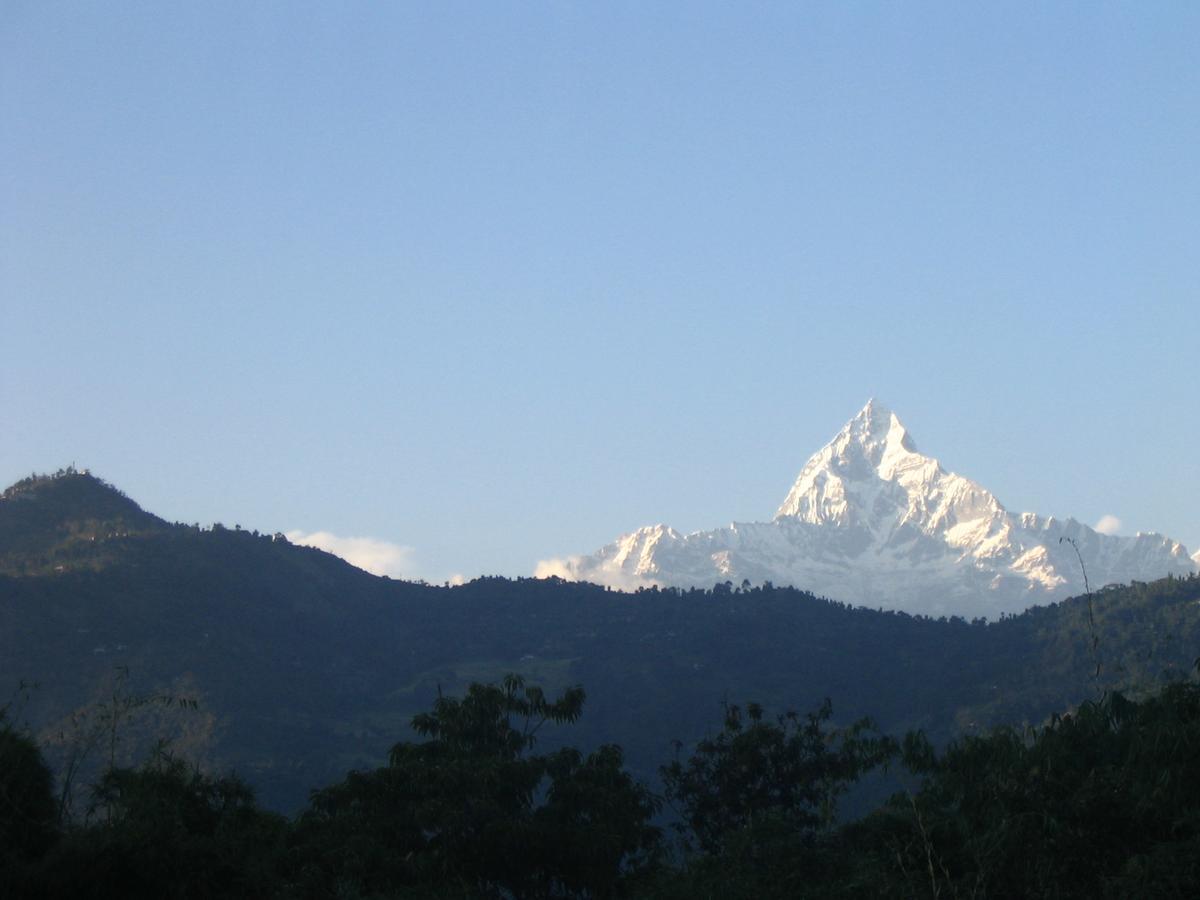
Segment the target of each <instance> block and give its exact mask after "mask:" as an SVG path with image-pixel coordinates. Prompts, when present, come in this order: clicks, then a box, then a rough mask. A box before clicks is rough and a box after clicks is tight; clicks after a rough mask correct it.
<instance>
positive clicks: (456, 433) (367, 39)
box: [0, 2, 1200, 580]
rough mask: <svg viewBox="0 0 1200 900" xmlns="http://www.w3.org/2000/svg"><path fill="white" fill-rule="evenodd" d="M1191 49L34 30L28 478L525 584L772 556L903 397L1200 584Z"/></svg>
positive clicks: (626, 16)
mask: <svg viewBox="0 0 1200 900" xmlns="http://www.w3.org/2000/svg"><path fill="white" fill-rule="evenodd" d="M1198 45H1200V7H1197V6H1193V5H1190V4H1155V5H1153V6H1151V5H1147V4H1133V3H1129V4H1103V3H1100V4H1098V3H1088V4H1068V3H1062V4H1044V5H1041V4H1039V5H1035V4H1029V5H1020V4H992V5H989V6H988V7H987V8H983V5H981V4H954V3H946V4H886V5H885V4H874V3H872V4H854V3H847V4H792V3H779V4H761V5H759V4H703V3H689V4H682V3H680V4H663V5H659V6H656V7H651V6H650V5H647V4H642V3H628V4H622V3H612V4H592V5H581V4H580V5H576V4H566V3H555V4H486V3H464V4H454V3H438V4H334V5H318V4H302V3H294V2H288V3H275V4H272V3H259V4H245V3H228V4H222V3H206V4H190V5H184V4H163V3H149V2H148V3H141V4H138V3H129V4H120V5H116V6H114V5H111V4H82V3H81V4H72V3H56V4H47V3H40V2H9V3H6V4H4V5H3V6H0V305H2V317H0V408H2V409H3V421H4V427H3V431H2V434H3V439H2V440H0V480H3V481H4V483H6V484H7V483H10V482H12V481H14V480H16V479H17V478H19V477H22V476H24V475H26V474H28V473H29V472H31V471H48V470H53V469H56V468H58V467H59V466H62V465H66V464H68V463H70V462H75V463H76V464H78V465H80V466H88V467H90V468H91V469H92V470H93V471H95V472H96V473H97V474H100V475H101V476H102V477H104V478H106V479H107V480H109V481H111V482H113V483H115V484H117V485H118V486H119V487H121V488H122V489H123V490H125V491H126V493H128V494H130V496H132V497H133V498H134V499H136V500H138V501H139V502H141V503H142V504H143V506H145V507H147V508H148V509H150V510H152V511H155V512H157V513H159V514H160V515H163V516H165V517H167V518H169V519H175V520H181V521H188V522H192V521H199V522H212V521H221V522H224V523H225V524H227V525H231V524H234V523H238V524H241V525H243V527H247V528H257V529H259V530H263V531H275V530H281V531H290V530H299V531H304V532H316V531H327V532H330V533H332V534H336V535H341V536H343V537H351V536H353V537H359V538H369V539H372V540H374V541H377V542H380V544H379V546H380V547H381V548H384V549H382V550H381V551H380V552H383V553H385V554H386V552H392V553H393V557H392V558H393V560H394V561H398V562H396V566H397V567H398V568H399V569H402V570H403V571H404V572H406V573H407V574H411V575H413V576H422V577H426V578H429V579H431V580H441V579H442V578H445V577H448V576H450V575H451V574H454V573H461V574H465V575H468V576H469V575H475V574H479V573H485V572H487V573H501V574H523V573H530V572H532V571H533V568H534V566H535V564H536V562H537V561H538V560H539V559H542V558H547V557H552V556H562V555H566V554H570V553H577V552H586V551H591V550H593V549H596V548H598V547H599V546H600V545H601V544H602V543H605V542H607V541H608V540H611V539H612V538H614V537H615V536H616V535H617V534H618V533H620V532H623V531H627V530H629V529H632V528H634V527H637V526H639V525H643V524H649V523H652V522H658V521H663V522H667V523H668V524H671V525H673V526H675V527H676V528H679V529H681V530H693V529H700V528H710V527H715V526H719V525H723V524H727V523H728V522H729V521H732V520H734V519H736V520H739V521H748V520H762V519H766V518H769V517H770V515H771V514H772V513H773V511H774V509H775V507H776V506H777V505H778V503H779V502H780V501H781V500H782V498H783V497H784V495H785V494H786V493H787V490H788V487H789V486H790V484H791V482H792V480H793V479H794V477H795V475H796V474H797V472H798V471H799V469H800V467H801V466H802V464H803V463H804V461H805V459H806V458H807V457H808V455H809V454H810V453H811V452H813V451H815V450H816V449H817V448H818V447H819V446H820V445H821V444H823V443H824V442H825V441H826V440H828V439H829V438H830V437H831V436H832V435H833V434H834V433H835V432H836V431H837V429H838V428H839V427H840V426H841V425H842V423H843V422H844V421H845V420H846V419H848V418H849V417H850V416H852V415H853V414H854V413H855V412H856V411H857V410H858V409H859V408H860V407H861V406H862V404H863V403H864V402H865V401H866V400H867V398H869V397H871V396H877V397H879V398H880V399H881V400H883V401H884V402H886V403H887V404H888V405H890V406H891V407H892V408H893V409H894V410H895V411H896V412H897V413H898V414H899V415H900V416H901V418H902V419H903V420H904V422H905V424H906V425H907V426H908V428H909V430H910V431H911V433H912V435H913V437H914V438H915V440H916V442H917V445H918V447H919V448H920V449H921V450H922V451H923V452H926V453H930V454H932V455H934V456H937V457H939V458H940V459H941V460H942V461H943V463H944V464H945V465H947V466H948V467H949V468H951V469H953V470H955V471H958V472H960V473H962V474H964V475H967V476H969V477H971V478H974V479H975V480H977V481H979V482H980V483H981V484H983V485H984V486H986V487H988V488H989V489H990V490H992V491H993V492H994V493H995V494H996V495H997V497H998V498H999V499H1000V500H1001V502H1002V503H1004V504H1005V505H1006V506H1008V507H1009V508H1010V509H1013V510H1018V511H1020V510H1031V511H1037V512H1040V513H1043V514H1054V515H1060V516H1065V515H1073V516H1075V517H1077V518H1079V519H1081V520H1083V521H1087V522H1089V523H1094V522H1096V521H1098V520H1099V519H1100V518H1101V516H1104V515H1114V516H1117V517H1118V518H1119V519H1120V520H1121V523H1122V524H1121V530H1122V531H1123V532H1127V533H1132V532H1133V531H1135V530H1156V531H1160V532H1163V533H1166V534H1169V535H1171V536H1173V537H1175V538H1177V539H1179V540H1182V541H1184V542H1185V543H1187V544H1188V546H1189V548H1190V549H1191V550H1192V551H1195V550H1196V549H1197V547H1200V512H1198V510H1200V453H1198V450H1197V448H1198V447H1200V415H1198V414H1197V410H1198V391H1197V370H1198V367H1197V353H1196V346H1197V334H1198V330H1197V326H1198V324H1200V322H1198V319H1200V315H1198V313H1197V310H1198V309H1200V303H1198V302H1197V298H1198V296H1200V252H1198V249H1200V248H1198V247H1197V238H1198V235H1200V233H1198V225H1197V210H1200V166H1198V165H1197V160H1200V117H1198V116H1197V115H1196V110H1197V109H1200V67H1197V66H1196V65H1195V47H1196V46H1198ZM393 545H397V546H398V547H403V548H407V549H395V548H393ZM387 548H392V549H391V550H388V549H387Z"/></svg>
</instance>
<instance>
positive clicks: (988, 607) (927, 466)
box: [537, 400, 1200, 618]
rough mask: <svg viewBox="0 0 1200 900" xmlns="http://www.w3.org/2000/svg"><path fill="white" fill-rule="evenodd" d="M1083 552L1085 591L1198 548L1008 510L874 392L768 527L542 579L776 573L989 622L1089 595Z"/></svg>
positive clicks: (597, 556)
mask: <svg viewBox="0 0 1200 900" xmlns="http://www.w3.org/2000/svg"><path fill="white" fill-rule="evenodd" d="M1076 550H1078V556H1077V555H1076ZM1080 558H1082V560H1083V562H1084V565H1085V566H1086V567H1087V577H1088V581H1089V583H1090V584H1091V586H1092V587H1093V588H1094V587H1097V586H1100V585H1104V584H1109V583H1114V582H1119V583H1124V582H1129V581H1134V580H1137V581H1149V580H1152V579H1154V578H1160V577H1162V576H1164V575H1167V574H1175V575H1186V574H1190V573H1193V572H1196V571H1197V570H1198V568H1200V553H1197V555H1196V557H1189V556H1188V553H1187V550H1186V548H1184V547H1183V545H1182V544H1179V543H1178V542H1176V541H1173V540H1171V539H1169V538H1166V537H1163V536H1162V535H1158V534H1138V535H1136V536H1134V537H1121V536H1116V535H1107V534H1101V533H1099V532H1097V531H1095V530H1094V529H1092V528H1089V527H1088V526H1086V525H1083V524H1081V523H1080V522H1077V521H1075V520H1074V519H1066V520H1059V519H1055V518H1054V517H1047V518H1043V517H1041V516H1038V515H1035V514H1033V513H1023V514H1020V515H1014V514H1013V513H1010V512H1009V511H1008V510H1006V509H1005V508H1004V506H1003V505H1002V504H1001V503H1000V502H999V501H998V500H997V499H996V497H995V496H993V495H992V494H991V493H990V492H989V491H988V490H986V489H985V488H983V487H982V486H980V485H979V484H977V483H975V482H974V481H971V480H970V479H968V478H965V477H963V476H961V475H958V474H955V473H953V472H948V471H946V470H945V469H944V468H942V466H941V464H940V463H939V462H938V461H937V460H936V459H934V458H933V457H930V456H925V455H923V454H921V453H920V452H919V451H918V450H917V447H916V444H915V442H914V441H913V439H912V437H911V436H910V435H909V433H908V430H907V429H906V428H905V427H904V425H903V424H902V423H901V421H900V419H899V418H898V417H897V416H896V415H895V414H894V413H893V412H892V411H891V410H889V409H887V408H886V407H885V406H883V405H882V404H881V403H879V402H878V401H875V400H871V401H870V402H868V403H867V405H866V406H864V407H863V408H862V410H860V411H859V413H858V414H857V415H856V416H854V418H853V419H851V420H850V421H849V422H847V423H846V425H845V426H844V427H843V428H842V429H841V431H839V432H838V433H837V435H836V436H835V437H834V438H833V440H831V441H830V442H829V443H828V444H826V445H825V446H824V447H822V448H821V449H820V450H818V451H817V452H816V453H815V454H813V456H812V457H811V458H810V459H809V460H808V462H807V463H805V465H804V467H803V468H802V469H801V471H800V475H799V476H798V477H797V479H796V481H795V483H794V484H793V485H792V488H791V490H790V491H789V492H788V494H787V497H786V498H785V499H784V501H783V503H782V504H781V505H780V506H779V508H778V510H777V511H776V513H775V518H774V519H773V520H772V521H771V522H754V523H736V522H735V523H734V524H732V525H730V526H728V527H726V528H718V529H715V530H713V531H701V532H695V533H693V534H687V535H684V534H680V533H679V532H677V531H675V530H674V529H672V528H668V527H667V526H665V525H654V526H649V527H645V528H639V529H638V530H636V531H633V532H631V533H629V534H625V535H622V536H621V537H619V538H617V540H616V541H614V542H613V543H611V544H609V545H607V546H605V547H603V548H602V549H600V550H599V551H597V552H596V553H593V554H591V555H588V556H575V557H571V558H569V559H565V560H551V561H547V562H543V563H541V564H539V566H538V572H537V574H538V575H558V576H560V577H565V578H569V579H574V580H581V581H593V582H597V583H601V584H608V585H611V586H613V587H620V588H635V587H638V586H641V585H647V586H648V585H651V584H657V585H675V586H679V587H691V586H697V587H711V586H712V585H713V584H714V583H716V582H721V581H733V582H735V583H740V582H742V581H743V580H747V579H748V580H749V581H750V582H752V583H755V584H757V583H761V582H764V581H770V582H772V583H773V584H776V585H794V586H796V587H799V588H803V589H807V590H810V591H812V592H813V593H815V594H819V595H824V596H827V597H830V598H832V599H835V600H841V601H844V602H847V603H851V604H855V605H864V606H870V607H882V608H884V609H903V610H905V611H907V612H910V613H914V614H915V613H922V614H927V615H962V616H966V617H968V618H974V617H976V616H983V617H987V618H994V617H996V616H998V615H999V614H1000V613H1016V612H1019V611H1021V610H1023V609H1025V608H1027V607H1029V606H1032V605H1036V604H1040V603H1048V602H1052V601H1054V600H1058V599H1062V598H1063V597H1067V596H1070V595H1072V594H1079V593H1083V591H1084V580H1083V572H1082V570H1081V566H1080Z"/></svg>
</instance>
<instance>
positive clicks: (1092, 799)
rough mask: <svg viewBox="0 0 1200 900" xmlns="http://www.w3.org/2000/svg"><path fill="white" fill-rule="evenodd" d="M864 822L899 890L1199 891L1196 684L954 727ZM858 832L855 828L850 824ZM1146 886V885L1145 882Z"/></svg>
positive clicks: (911, 745) (921, 754) (918, 757)
mask: <svg viewBox="0 0 1200 900" xmlns="http://www.w3.org/2000/svg"><path fill="white" fill-rule="evenodd" d="M905 761H906V764H907V765H908V766H909V767H910V768H911V769H913V770H914V771H917V772H920V773H923V774H924V775H925V783H924V786H923V787H922V789H921V790H920V792H919V793H917V794H916V796H915V797H910V796H905V797H898V798H895V799H894V800H893V801H892V802H891V803H890V804H889V805H888V806H887V807H885V808H884V809H883V810H881V811H880V812H878V813H877V814H875V816H873V817H872V818H871V819H870V820H868V822H866V823H864V824H863V825H862V826H861V829H860V832H861V834H870V835H871V837H870V839H869V840H867V841H866V844H867V845H868V846H870V845H873V846H874V848H875V851H874V853H875V858H876V860H877V861H878V860H884V859H887V860H895V861H896V865H895V867H892V866H887V865H884V866H881V869H882V870H888V871H889V877H893V878H896V877H897V876H898V878H897V881H898V882H900V883H903V884H904V885H905V890H906V891H915V892H920V893H929V894H931V895H934V896H936V895H938V894H939V893H944V894H946V895H954V894H963V895H969V896H979V897H984V896H987V897H1015V896H1038V897H1102V896H1111V897H1127V896H1133V895H1138V896H1151V895H1153V896H1179V897H1183V896H1196V895H1197V893H1198V892H1200V866H1197V864H1196V863H1195V862H1194V860H1195V859H1196V856H1195V854H1196V852H1197V851H1200V686H1197V685H1196V684H1183V683H1181V684H1173V685H1169V686H1167V687H1166V688H1164V689H1163V690H1161V691H1160V692H1159V693H1158V694H1157V695H1155V696H1152V697H1149V698H1147V699H1145V700H1143V701H1142V702H1135V701H1133V700H1130V699H1128V698H1127V697H1125V696H1124V695H1123V694H1120V693H1109V694H1107V695H1106V696H1105V697H1104V698H1103V699H1101V700H1099V701H1095V702H1087V703H1084V704H1082V705H1081V706H1080V707H1079V708H1078V709H1077V710H1076V711H1075V712H1073V713H1071V714H1068V715H1063V716H1055V717H1054V718H1053V719H1052V720H1051V721H1050V722H1049V723H1048V724H1047V725H1046V726H1045V727H1042V728H1037V729H1026V730H1020V729H1015V728H1012V727H1004V728H999V729H996V730H995V731H993V732H992V733H991V734H989V735H987V736H975V737H965V738H963V739H961V740H959V741H956V742H954V743H953V744H951V745H950V747H949V748H947V750H946V751H945V752H944V753H943V754H942V755H941V756H938V755H937V754H935V753H934V752H933V750H932V748H931V747H930V746H929V745H928V743H927V742H926V741H925V740H924V739H923V738H921V737H920V736H916V735H914V736H910V737H909V739H908V740H907V741H906V743H905ZM861 834H860V836H861ZM1150 884H1155V885H1157V887H1156V888H1155V889H1154V890H1150V889H1149V888H1148V885H1150Z"/></svg>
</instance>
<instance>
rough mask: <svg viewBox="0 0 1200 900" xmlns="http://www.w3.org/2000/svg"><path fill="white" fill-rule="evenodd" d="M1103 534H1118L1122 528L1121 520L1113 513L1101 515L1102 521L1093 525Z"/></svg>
mask: <svg viewBox="0 0 1200 900" xmlns="http://www.w3.org/2000/svg"><path fill="white" fill-rule="evenodd" d="M1092 527H1093V528H1095V529H1096V530H1097V531H1098V532H1100V533H1101V534H1116V533H1117V532H1118V531H1120V530H1121V520H1120V519H1118V518H1117V517H1116V516H1114V515H1113V514H1112V513H1109V514H1108V515H1104V516H1101V517H1100V521H1099V522H1097V523H1096V524H1095V525H1093V526H1092Z"/></svg>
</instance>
